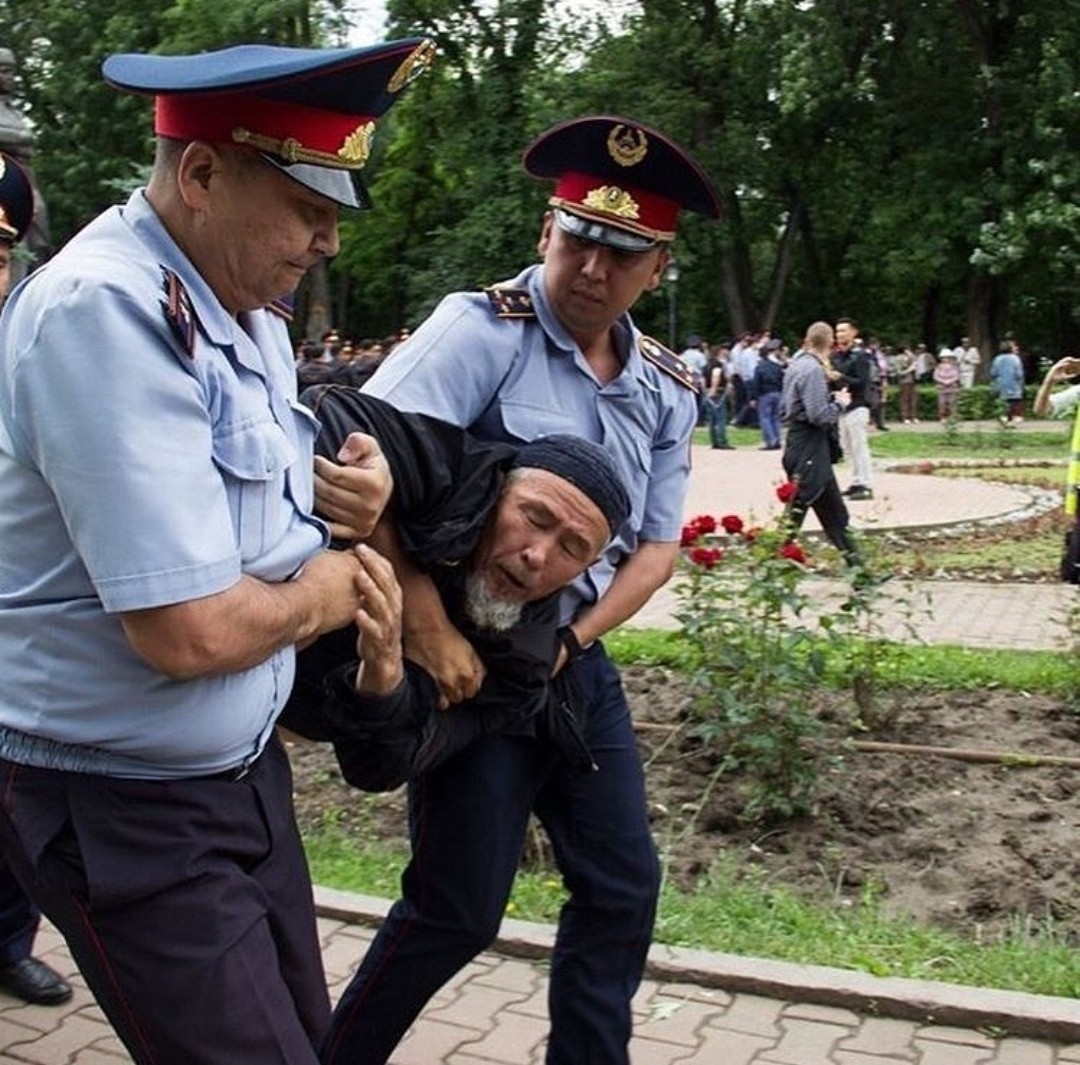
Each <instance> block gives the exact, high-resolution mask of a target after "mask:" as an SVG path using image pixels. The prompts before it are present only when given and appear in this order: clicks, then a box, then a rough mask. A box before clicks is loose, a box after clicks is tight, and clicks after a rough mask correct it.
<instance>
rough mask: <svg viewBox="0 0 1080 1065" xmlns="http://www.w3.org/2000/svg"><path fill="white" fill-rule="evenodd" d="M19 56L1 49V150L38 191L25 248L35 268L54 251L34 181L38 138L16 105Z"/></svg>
mask: <svg viewBox="0 0 1080 1065" xmlns="http://www.w3.org/2000/svg"><path fill="white" fill-rule="evenodd" d="M14 94H15V53H14V52H12V51H11V49H10V48H0V151H4V152H6V153H7V154H8V155H10V156H13V157H14V158H15V160H16V161H17V162H19V163H21V164H22V166H23V168H24V169H25V170H26V172H27V174H29V176H30V184H31V185H32V186H33V189H34V221H33V223H32V224H31V226H30V230H29V232H28V233H27V234H26V238H25V239H24V241H23V244H22V247H24V248H25V249H26V250H27V251H29V252H30V254H31V256H32V261H31V262H30V263H29V264H28V265H29V266H31V267H32V266H34V265H36V264H37V263H39V262H42V261H43V260H45V259H47V258H48V257H49V254H50V252H51V250H52V248H51V244H50V240H49V216H48V212H47V210H46V207H45V200H44V198H43V197H42V195H41V190H40V189H39V188H38V184H37V181H36V180H35V178H34V168H33V164H32V163H31V156H32V155H33V152H34V135H33V133H32V132H31V129H30V123H29V122H27V120H26V116H25V115H24V114H23V113H22V112H21V111H20V110H19V109H18V108H17V107H16V106H15V102H14ZM15 267H16V268H15V271H14V274H15V276H14V277H13V278H12V280H13V281H17V280H18V279H19V277H21V276H22V274H23V273H25V272H26V264H25V263H24V261H23V260H22V259H21V258H20V259H17V260H16V263H15Z"/></svg>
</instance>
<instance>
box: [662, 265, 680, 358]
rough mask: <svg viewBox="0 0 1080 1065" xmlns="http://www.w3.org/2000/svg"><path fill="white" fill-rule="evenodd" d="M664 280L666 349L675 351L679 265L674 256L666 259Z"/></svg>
mask: <svg viewBox="0 0 1080 1065" xmlns="http://www.w3.org/2000/svg"><path fill="white" fill-rule="evenodd" d="M664 280H665V281H666V282H667V286H668V290H667V301H668V303H667V305H668V347H669V348H671V350H672V351H675V350H677V349H676V347H675V345H676V343H677V341H678V335H679V332H678V327H679V297H678V288H679V264H678V261H677V260H676V259H675V256H674V255H672V257H671V258H670V259H668V264H667V266H666V267H665V268H664Z"/></svg>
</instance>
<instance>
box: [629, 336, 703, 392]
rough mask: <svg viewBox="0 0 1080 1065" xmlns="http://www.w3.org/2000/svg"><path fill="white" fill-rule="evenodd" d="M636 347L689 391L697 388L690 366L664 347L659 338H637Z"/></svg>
mask: <svg viewBox="0 0 1080 1065" xmlns="http://www.w3.org/2000/svg"><path fill="white" fill-rule="evenodd" d="M638 347H639V348H640V349H641V354H642V355H643V356H644V357H645V358H646V359H648V360H649V362H651V363H652V364H653V366H655V367H656V368H657V369H658V370H663V371H664V373H666V374H667V375H668V376H669V377H674V378H675V380H676V381H678V382H679V384H680V385H683V386H684V387H685V388H689V389H690V391H691V392H696V391H697V390H698V389H697V385H695V384H694V375H693V374H692V373H691V372H690V367H689V366H687V365H686V363H685V362H683V361H682V359H680V358H679V356H678V355H676V354H675V352H673V351H672V350H671V348H665V347H664V345H663V344H661V343H660V341H659V340H653V338H652V337H647V336H643V337H641V339H640V340H638Z"/></svg>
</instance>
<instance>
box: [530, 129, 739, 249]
mask: <svg viewBox="0 0 1080 1065" xmlns="http://www.w3.org/2000/svg"><path fill="white" fill-rule="evenodd" d="M522 165H523V166H524V167H525V170H526V172H527V173H529V174H531V175H532V176H533V177H537V178H554V179H555V191H554V194H553V195H552V197H551V199H550V200H549V201H548V202H549V203H550V204H551V206H552V207H554V208H555V220H556V222H557V223H558V225H559V226H560V228H562V229H564V230H566V231H568V232H570V233H573V234H574V235H576V236H579V237H583V238H584V239H586V240H592V241H595V242H596V243H598V244H609V245H611V246H613V247H616V248H622V249H624V250H627V251H647V250H648V249H649V248H653V247H655V246H656V245H657V244H660V243H663V242H666V241H670V240H673V239H674V238H675V227H676V222H677V220H678V216H679V211H680V210H683V209H685V210H689V211H695V212H697V213H698V214H702V215H705V216H706V217H709V218H719V217H720V215H721V205H720V196H719V193H718V192H717V191H716V188H715V187H714V186H713V183H712V181H710V180H709V177H708V175H706V173H705V171H704V170H702V168H701V167H700V166H699V165H698V163H697V162H696V161H695V160H694V158H693V157H692V156H691V155H690V153H689V152H687V151H686V149H685V148H683V147H681V146H680V145H679V144H677V143H676V142H675V141H673V140H672V139H671V138H670V137H668V136H667V135H666V134H664V133H661V132H660V131H659V130H656V129H653V128H652V127H650V126H646V125H643V124H642V123H640V122H635V121H634V120H633V119H629V118H621V117H619V116H618V115H590V116H586V117H584V118H573V119H570V120H569V121H567V122H560V123H559V124H558V125H556V126H553V127H552V128H551V129H549V130H547V131H546V132H545V133H542V134H540V136H539V137H537V138H536V140H534V141H533V143H532V144H531V145H529V147H528V148H526V149H525V154H524V155H523V157H522Z"/></svg>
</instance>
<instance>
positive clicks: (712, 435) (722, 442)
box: [702, 395, 731, 447]
mask: <svg viewBox="0 0 1080 1065" xmlns="http://www.w3.org/2000/svg"><path fill="white" fill-rule="evenodd" d="M702 405H703V406H704V409H705V424H706V425H707V426H708V428H709V443H710V444H711V445H712V446H713V447H731V444H730V443H729V442H728V435H727V425H728V401H727V396H724V395H720V396H705V397H704V399H703V400H702Z"/></svg>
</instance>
